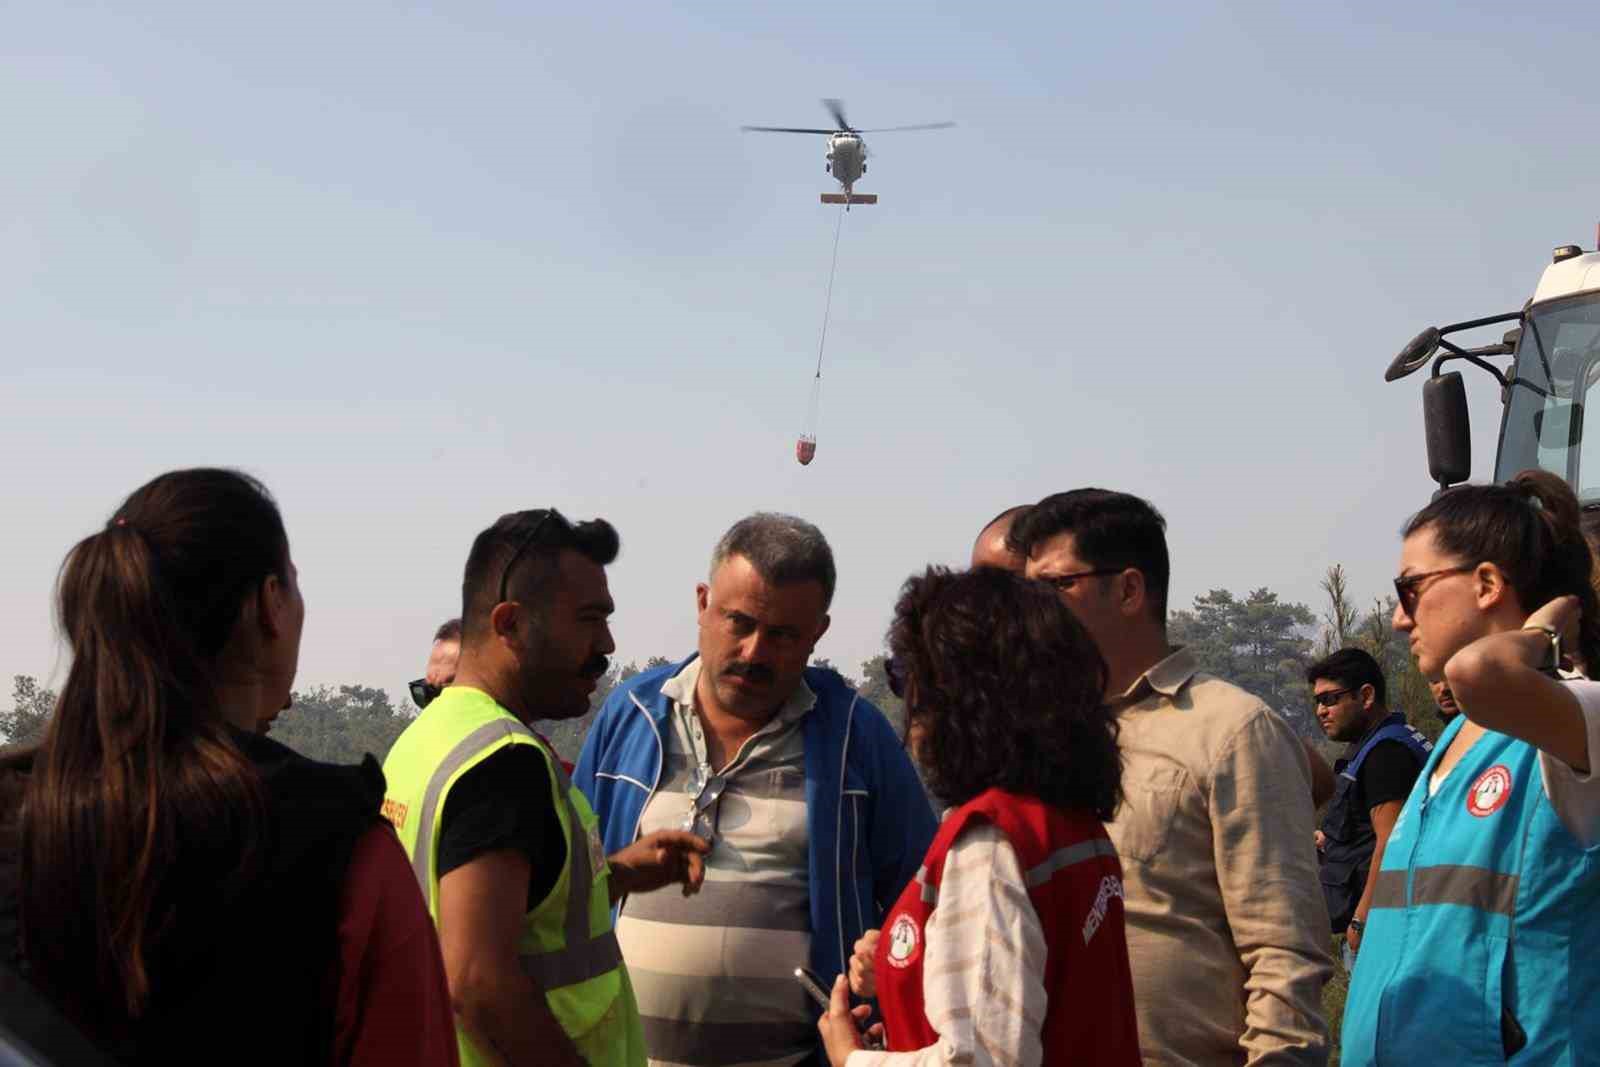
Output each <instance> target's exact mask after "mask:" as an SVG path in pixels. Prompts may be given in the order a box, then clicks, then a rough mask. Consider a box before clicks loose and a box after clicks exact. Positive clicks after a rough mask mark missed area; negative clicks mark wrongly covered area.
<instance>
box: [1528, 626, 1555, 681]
mask: <svg viewBox="0 0 1600 1067" xmlns="http://www.w3.org/2000/svg"><path fill="white" fill-rule="evenodd" d="M1523 629H1524V630H1531V631H1533V632H1534V633H1542V634H1544V635H1545V636H1546V637H1548V638H1549V639H1550V666H1548V667H1541V668H1540V670H1542V671H1544V672H1545V673H1546V674H1555V673H1556V672H1557V671H1559V670H1560V669H1561V634H1560V632H1559V631H1557V630H1556V629H1555V628H1554V627H1550V626H1537V625H1535V626H1524V627H1523Z"/></svg>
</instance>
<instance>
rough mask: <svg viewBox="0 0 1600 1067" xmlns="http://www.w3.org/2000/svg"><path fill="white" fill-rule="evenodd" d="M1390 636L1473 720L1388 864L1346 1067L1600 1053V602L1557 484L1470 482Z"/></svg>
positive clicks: (1438, 752)
mask: <svg viewBox="0 0 1600 1067" xmlns="http://www.w3.org/2000/svg"><path fill="white" fill-rule="evenodd" d="M1400 563H1401V567H1400V571H1401V573H1400V577H1398V578H1397V579H1396V580H1395V591H1396V593H1397V594H1398V598H1399V603H1398V605H1397V606H1396V608H1395V613H1394V628H1395V629H1396V630H1398V631H1400V632H1401V633H1404V634H1407V635H1408V636H1409V637H1410V640H1411V651H1412V654H1413V655H1414V656H1415V657H1416V659H1417V664H1418V666H1419V667H1420V669H1421V671H1422V673H1423V674H1424V675H1426V676H1427V677H1429V678H1430V679H1435V680H1437V679H1439V678H1441V677H1442V678H1443V679H1444V680H1445V681H1446V682H1447V683H1448V684H1449V687H1450V689H1451V691H1452V692H1453V693H1454V694H1455V699H1456V702H1457V704H1459V705H1460V708H1461V713H1462V714H1461V715H1460V716H1459V717H1457V718H1456V719H1455V720H1454V721H1453V722H1452V723H1451V724H1450V725H1449V727H1447V728H1446V729H1445V732H1444V734H1443V735H1442V736H1441V737H1440V738H1439V743H1438V745H1437V746H1436V747H1435V748H1434V751H1433V755H1432V757H1431V758H1430V759H1429V760H1428V762H1427V764H1426V765H1425V766H1424V767H1423V770H1422V774H1421V775H1420V776H1419V777H1418V779H1417V784H1416V787H1415V788H1414V789H1413V790H1412V792H1411V796H1410V797H1409V798H1408V799H1407V801H1406V804H1405V807H1404V809H1403V810H1402V811H1401V814H1400V818H1399V819H1398V821H1397V822H1396V823H1395V828H1394V833H1393V835H1392V836H1391V837H1390V839H1389V846H1388V848H1387V849H1386V850H1385V851H1384V854H1383V863H1382V867H1381V869H1380V871H1379V876H1378V881H1377V885H1376V887H1375V890H1374V894H1373V902H1372V911H1371V913H1370V915H1369V917H1368V920H1367V928H1366V932H1365V936H1364V937H1363V939H1362V943H1361V951H1360V954H1359V956H1358V958H1357V961H1356V969H1355V973H1354V974H1353V975H1352V977H1351V982H1350V993H1349V997H1348V999H1347V1000H1346V1004H1345V1016H1344V1031H1343V1047H1344V1052H1343V1062H1345V1063H1346V1064H1352V1065H1354V1064H1415V1063H1449V1064H1452V1067H1459V1065H1466V1064H1485V1063H1505V1062H1507V1061H1510V1062H1514V1063H1528V1064H1535V1063H1537V1064H1573V1063H1579V1062H1590V1061H1591V1060H1593V1059H1594V1057H1595V1056H1596V1055H1600V1013H1597V1012H1596V1011H1595V1010H1594V1007H1595V997H1596V993H1597V992H1600V923H1597V922H1596V921H1595V919H1594V916H1595V915H1596V913H1597V911H1600V871H1597V869H1596V856H1597V852H1596V849H1597V847H1600V775H1595V774H1592V773H1591V772H1592V770H1593V767H1594V764H1595V761H1596V758H1597V756H1600V683H1596V682H1591V681H1589V680H1588V679H1586V678H1583V677H1582V676H1581V675H1579V674H1577V673H1576V672H1574V671H1572V670H1568V669H1564V668H1568V667H1571V666H1574V665H1582V664H1588V665H1591V666H1597V665H1600V604H1597V602H1596V597H1595V593H1594V590H1593V588H1592V587H1591V586H1590V583H1589V576H1590V570H1591V567H1592V560H1591V557H1590V554H1589V548H1588V545H1587V544H1586V543H1585V541H1584V539H1583V535H1582V533H1581V531H1580V529H1579V510H1578V502H1577V500H1576V498H1575V497H1574V496H1573V495H1572V492H1571V490H1569V489H1568V488H1567V486H1566V485H1565V484H1564V483H1563V482H1561V480H1560V479H1558V478H1556V477H1555V476H1554V475H1552V474H1549V473H1547V472H1543V471H1527V472H1524V473H1523V474H1520V475H1518V476H1517V477H1516V478H1514V479H1513V480H1512V481H1511V482H1510V483H1509V484H1506V485H1496V486H1462V487H1459V488H1457V489H1452V490H1450V491H1449V492H1447V493H1444V494H1442V495H1441V496H1439V497H1438V498H1437V499H1435V500H1434V502H1433V503H1431V504H1430V505H1429V506H1428V507H1426V508H1425V509H1423V510H1422V511H1421V512H1419V513H1418V514H1417V515H1416V516H1415V517H1414V518H1413V519H1412V520H1411V521H1410V523H1408V524H1407V526H1406V530H1405V535H1404V545H1403V547H1402V550H1401V557H1400Z"/></svg>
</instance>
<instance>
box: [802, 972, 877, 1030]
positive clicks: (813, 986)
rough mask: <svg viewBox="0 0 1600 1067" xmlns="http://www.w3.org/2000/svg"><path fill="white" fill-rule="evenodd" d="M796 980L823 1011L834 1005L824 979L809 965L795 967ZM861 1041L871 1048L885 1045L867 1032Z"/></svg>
mask: <svg viewBox="0 0 1600 1067" xmlns="http://www.w3.org/2000/svg"><path fill="white" fill-rule="evenodd" d="M794 980H795V981H796V982H799V983H800V985H801V987H802V988H803V989H805V991H806V992H807V993H809V994H811V999H812V1000H814V1001H816V1002H817V1006H818V1007H820V1008H821V1009H822V1010H823V1011H827V1010H828V1009H829V1008H830V1007H832V1005H833V998H832V997H830V996H829V995H828V991H827V990H826V989H824V988H822V979H820V978H818V977H817V973H816V972H815V971H813V970H811V969H810V968H807V967H796V968H795V969H794ZM861 1043H862V1044H863V1045H865V1046H866V1047H867V1048H869V1049H881V1048H882V1047H883V1042H881V1041H879V1040H878V1039H877V1038H875V1037H873V1036H872V1035H870V1034H865V1033H864V1034H862V1035H861Z"/></svg>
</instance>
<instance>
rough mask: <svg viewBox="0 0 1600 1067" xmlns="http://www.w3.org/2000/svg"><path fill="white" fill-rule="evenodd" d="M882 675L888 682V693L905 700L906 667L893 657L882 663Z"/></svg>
mask: <svg viewBox="0 0 1600 1067" xmlns="http://www.w3.org/2000/svg"><path fill="white" fill-rule="evenodd" d="M883 675H884V677H885V678H886V679H888V682H889V692H891V693H893V694H894V695H895V696H897V697H899V698H900V699H901V700H904V699H905V698H906V665H905V664H904V663H902V662H900V661H899V660H898V659H896V658H895V657H893V656H890V657H889V658H888V659H886V660H884V661H883Z"/></svg>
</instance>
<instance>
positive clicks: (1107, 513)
mask: <svg viewBox="0 0 1600 1067" xmlns="http://www.w3.org/2000/svg"><path fill="white" fill-rule="evenodd" d="M1011 542H1012V544H1013V546H1014V547H1015V548H1016V550H1017V551H1018V552H1019V553H1020V554H1021V556H1022V558H1023V559H1024V560H1026V567H1027V571H1026V573H1027V576H1028V577H1030V578H1036V579H1039V580H1041V581H1045V582H1049V583H1050V584H1051V585H1053V586H1055V588H1056V590H1057V591H1058V592H1059V593H1060V596H1061V599H1062V601H1063V602H1064V603H1065V604H1066V605H1067V606H1068V607H1069V608H1071V609H1072V612H1073V614H1074V615H1076V616H1077V617H1078V619H1079V621H1080V622H1082V623H1083V624H1084V627H1085V628H1086V629H1087V630H1088V631H1089V633H1090V635H1091V636H1092V637H1093V638H1094V640H1095V644H1096V645H1097V646H1098V647H1099V649H1100V654H1101V655H1102V656H1103V657H1104V658H1105V661H1106V666H1107V669H1108V685H1107V687H1106V699H1107V701H1108V702H1109V703H1110V704H1111V705H1112V706H1113V707H1115V708H1117V710H1118V723H1119V726H1120V733H1119V737H1118V746H1119V747H1120V749H1121V750H1122V758H1123V773H1122V788H1123V803H1122V806H1121V807H1120V808H1119V809H1118V810H1117V814H1116V818H1115V819H1114V820H1113V821H1112V822H1110V823H1109V824H1107V827H1106V829H1107V832H1108V833H1109V834H1110V835H1111V840H1112V843H1113V844H1115V845H1116V848H1117V853H1118V855H1119V857H1120V858H1121V860H1122V869H1123V879H1124V880H1123V888H1124V893H1125V898H1124V902H1125V907H1126V915H1127V938H1128V960H1129V963H1130V965H1131V966H1132V969H1133V989H1134V1000H1135V1006H1136V1009H1137V1011H1138V1016H1139V1044H1140V1047H1141V1049H1142V1052H1143V1055H1144V1059H1145V1062H1146V1063H1150V1064H1162V1065H1187V1067H1223V1065H1225V1064H1226V1065H1236V1064H1265V1063H1272V1064H1276V1065H1284V1064H1304V1065H1306V1067H1310V1065H1313V1064H1315V1065H1318V1067H1320V1065H1321V1064H1323V1063H1324V1062H1325V1061H1326V1059H1327V1055H1328V1050H1327V1040H1328V1031H1327V1024H1326V1021H1325V1020H1324V1018H1323V1011H1322V987H1323V984H1324V983H1325V982H1326V981H1327V979H1328V977H1329V976H1330V975H1331V973H1332V970H1333V966H1332V960H1331V958H1330V956H1329V953H1328V934H1327V930H1326V928H1325V927H1324V926H1323V923H1324V922H1326V919H1327V916H1326V906H1325V905H1324V903H1323V900H1322V893H1321V891H1320V889H1319V886H1318V881H1317V863H1316V851H1315V848H1314V847H1313V845H1312V835H1313V833H1314V827H1315V819H1314V817H1313V813H1312V806H1311V775H1310V768H1309V766H1308V761H1307V759H1306V754H1305V749H1304V748H1303V747H1302V746H1301V744H1300V742H1299V740H1298V739H1297V738H1296V737H1295V734H1294V732H1293V731H1292V730H1291V729H1290V728H1289V726H1288V724H1287V723H1286V722H1285V721H1284V720H1283V719H1282V718H1281V717H1280V716H1279V715H1277V714H1276V713H1274V712H1273V711H1272V710H1271V709H1269V708H1268V707H1267V706H1266V705H1265V704H1264V703H1262V702H1261V700H1259V699H1258V698H1256V697H1254V696H1252V695H1250V694H1249V693H1247V692H1245V691H1244V690H1242V689H1239V688H1237V687H1236V686H1233V685H1230V684H1228V683H1227V682H1224V681H1222V680H1221V679H1219V678H1214V677H1212V676H1211V675H1208V674H1204V673H1202V672H1201V671H1200V664H1199V662H1198V661H1197V659H1196V657H1195V655H1194V653H1193V652H1191V651H1190V650H1188V649H1183V648H1173V647H1172V646H1171V644H1170V643H1169V641H1168V639H1167V625H1166V612H1167V585H1168V579H1169V575H1170V563H1169V561H1168V555H1167V540H1166V522H1165V520H1164V519H1162V517H1161V515H1160V513H1158V512H1157V511H1156V509H1155V508H1153V507H1151V506H1150V504H1149V503H1148V502H1146V501H1144V500H1141V499H1139V498H1138V497H1135V496H1130V495H1128V494H1127V493H1116V492H1110V491H1108V490H1104V489H1078V490H1074V491H1072V492H1068V493H1057V494H1055V495H1053V496H1048V497H1045V498H1044V499H1043V500H1041V501H1039V503H1037V504H1035V505H1034V506H1033V507H1032V508H1030V509H1029V510H1028V511H1027V513H1026V514H1024V515H1022V516H1021V517H1020V518H1019V519H1018V520H1017V522H1016V524H1015V525H1014V526H1013V527H1012V530H1011Z"/></svg>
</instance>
